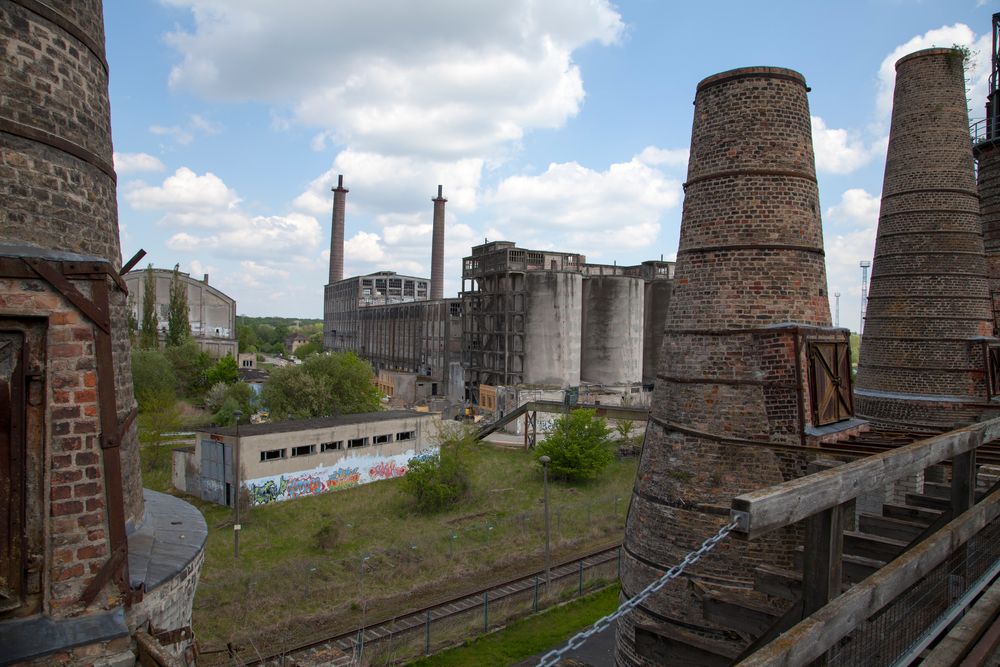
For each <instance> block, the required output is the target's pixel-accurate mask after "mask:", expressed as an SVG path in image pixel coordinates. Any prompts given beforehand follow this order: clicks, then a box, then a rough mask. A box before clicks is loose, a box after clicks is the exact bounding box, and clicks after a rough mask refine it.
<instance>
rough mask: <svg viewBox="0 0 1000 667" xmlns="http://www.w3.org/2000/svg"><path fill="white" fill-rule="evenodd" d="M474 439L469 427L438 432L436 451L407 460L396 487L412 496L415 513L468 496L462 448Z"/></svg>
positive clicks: (467, 481)
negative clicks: (449, 431)
mask: <svg viewBox="0 0 1000 667" xmlns="http://www.w3.org/2000/svg"><path fill="white" fill-rule="evenodd" d="M474 441H475V433H474V432H473V431H472V430H471V429H463V430H461V431H457V432H451V433H446V434H442V435H441V436H439V442H440V448H439V449H438V452H437V453H436V454H432V455H430V456H421V457H417V458H412V459H410V462H409V463H408V464H407V470H406V474H405V475H404V476H403V477H402V479H401V480H400V489H401V490H402V491H403V493H405V494H407V495H409V496H410V497H412V498H413V503H414V507H415V508H416V510H417V511H418V512H421V513H424V514H431V513H434V512H440V511H442V510H445V509H448V508H449V507H452V506H454V505H456V504H458V503H459V502H461V501H462V500H464V499H466V498H467V497H468V496H469V491H470V489H471V486H472V484H471V481H470V476H469V465H468V463H467V461H466V460H465V450H466V449H467V448H468V447H469V446H470V445H471V443H473V442H474Z"/></svg>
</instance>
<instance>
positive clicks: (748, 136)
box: [617, 67, 854, 665]
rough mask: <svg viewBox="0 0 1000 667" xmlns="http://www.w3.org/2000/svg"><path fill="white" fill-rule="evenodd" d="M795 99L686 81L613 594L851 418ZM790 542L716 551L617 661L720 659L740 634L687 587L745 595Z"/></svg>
mask: <svg viewBox="0 0 1000 667" xmlns="http://www.w3.org/2000/svg"><path fill="white" fill-rule="evenodd" d="M807 91H808V88H807V87H806V82H805V79H804V78H803V77H802V75H800V74H799V73H797V72H794V71H791V70H787V69H780V68H773V67H752V68H745V69H737V70H732V71H729V72H723V73H721V74H716V75H715V76H711V77H708V78H707V79H705V80H704V81H702V82H701V83H700V84H699V85H698V89H697V94H696V96H695V113H694V125H693V129H692V137H691V157H690V161H689V163H688V179H687V183H686V184H685V193H686V195H685V200H684V212H683V219H682V222H681V231H680V248H679V250H678V253H677V265H676V272H675V276H674V281H673V296H672V298H671V300H670V305H669V309H668V316H667V326H666V330H665V332H664V338H663V347H662V351H661V354H660V362H659V372H658V373H657V377H656V389H655V392H654V395H653V404H652V406H651V417H650V420H649V424H648V427H647V430H646V441H645V444H644V447H643V452H642V456H641V460H640V463H639V470H638V473H637V477H636V484H635V490H634V492H633V495H632V502H631V505H630V508H629V514H628V519H627V522H626V529H625V547H624V552H623V556H622V562H621V583H622V596H623V598H629V597H632V596H634V595H635V594H636V593H638V592H639V591H640V590H642V589H643V588H644V587H645V586H646V585H647V584H649V583H650V582H652V581H653V580H655V579H657V578H658V577H659V576H660V574H662V572H663V571H664V570H665V569H666V568H667V567H669V566H671V565H674V564H676V563H678V562H680V560H681V558H683V556H684V555H685V554H687V553H688V552H689V551H691V550H693V549H694V548H696V547H697V546H698V545H699V544H700V543H701V541H702V540H704V539H705V538H706V537H708V536H710V535H713V534H714V533H716V532H717V531H718V529H719V528H720V527H721V526H722V525H724V524H725V523H727V522H728V509H727V508H728V503H729V500H730V499H731V498H732V497H734V496H736V495H739V494H740V493H744V492H747V491H750V490H751V489H756V488H760V487H764V486H767V485H770V484H774V483H777V482H781V481H783V480H785V479H788V478H790V477H794V476H798V475H801V474H803V470H804V468H805V464H804V463H803V461H805V460H806V459H807V458H808V456H807V454H806V452H809V451H812V450H811V448H810V449H807V448H805V447H801V446H802V445H806V444H809V441H810V439H814V438H817V437H820V434H821V433H822V431H821V430H818V429H817V428H816V427H817V426H819V425H821V424H827V423H837V422H840V423H841V424H847V425H853V424H854V422H852V421H850V420H849V418H850V417H851V404H850V369H849V363H848V362H847V358H848V357H847V339H848V332H847V331H846V330H843V329H833V328H831V327H830V306H829V300H828V297H827V290H826V269H825V263H824V252H823V237H822V226H821V222H820V214H819V199H818V193H817V187H816V173H815V163H814V159H813V148H812V137H811V134H810V120H809V106H808V102H807V100H806V93H807ZM824 368H825V369H826V371H824V370H823V369H824ZM824 373H825V374H824ZM845 419H846V420H848V421H842V420H845ZM827 428H828V429H831V430H834V429H836V428H838V426H837V425H836V424H834V425H833V426H828V427H827ZM769 445H772V446H774V447H775V448H774V449H772V448H771V447H769ZM776 450H777V451H776ZM789 451H794V452H799V457H800V458H798V463H792V461H793V460H795V459H796V456H795V455H794V454H789ZM795 542H796V540H795V536H794V535H789V534H788V533H784V534H780V535H775V536H773V537H772V538H765V539H764V540H761V541H759V542H758V541H755V542H753V543H745V542H744V543H740V542H734V541H732V540H727V541H724V542H723V543H721V544H720V545H719V546H718V547H716V549H715V551H713V553H712V555H711V557H709V558H706V559H703V560H702V561H700V562H698V563H697V564H696V565H694V566H692V567H691V568H689V569H688V571H687V573H686V574H685V576H686V577H687V580H686V581H676V582H672V583H671V584H670V585H668V586H667V587H665V588H664V589H663V590H661V591H660V592H659V593H658V594H656V595H654V596H653V597H652V598H650V599H649V600H647V601H646V602H644V603H643V604H642V605H640V606H639V607H637V608H636V609H635V611H633V612H632V613H631V614H629V615H627V616H626V617H624V618H623V619H621V620H620V621H619V629H618V642H617V661H618V663H619V664H626V665H634V664H653V663H654V661H653V659H652V658H651V657H650V655H649V654H648V653H647V652H646V650H645V648H644V644H645V645H648V643H647V642H646V640H645V639H644V638H643V636H642V635H643V633H645V637H647V638H648V637H649V636H650V633H652V635H656V636H659V638H660V639H661V640H666V641H665V643H667V644H674V645H676V644H677V643H678V642H679V643H682V644H683V643H686V641H687V639H688V638H691V639H692V641H693V642H694V643H697V642H700V641H703V640H704V641H710V642H716V643H717V644H719V645H721V646H723V647H724V649H726V648H727V649H728V650H729V651H730V653H732V654H734V653H733V650H734V649H735V648H736V647H737V646H738V645H739V643H740V638H739V636H738V635H737V634H735V633H732V632H730V631H729V630H727V629H726V628H723V627H720V626H718V625H716V624H714V623H713V622H711V621H709V620H707V619H706V618H705V616H704V614H703V613H702V601H701V597H700V595H701V592H703V591H705V590H707V589H709V588H711V587H713V586H720V585H721V586H725V585H732V584H736V585H743V586H746V585H747V584H749V583H751V582H752V580H753V569H754V567H755V566H756V565H759V564H761V563H762V562H765V561H766V562H768V563H770V564H772V565H778V566H784V567H789V568H791V567H793V566H792V565H791V559H792V548H793V546H794V544H795ZM637 626H642V627H641V629H640V630H639V632H638V634H637V630H636V629H637ZM723 652H725V650H723ZM662 658H663V656H662V654H659V656H658V659H662ZM675 659H676V660H681V659H680V658H675ZM677 664H681V662H677Z"/></svg>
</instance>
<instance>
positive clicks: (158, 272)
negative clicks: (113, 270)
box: [125, 269, 238, 359]
mask: <svg viewBox="0 0 1000 667" xmlns="http://www.w3.org/2000/svg"><path fill="white" fill-rule="evenodd" d="M147 270H151V271H152V273H153V279H154V281H155V284H156V305H155V307H154V309H153V310H154V312H155V313H156V319H157V327H156V328H157V330H158V331H159V336H160V341H161V343H162V342H163V341H164V339H165V337H166V330H167V321H168V319H169V314H170V285H171V284H172V283H173V280H174V272H173V271H170V270H168V269H147ZM177 277H178V281H179V282H180V284H181V285H182V286H183V287H184V289H185V291H186V295H187V303H188V321H189V322H190V323H191V338H192V339H193V340H194V341H195V342H196V343H198V347H199V348H201V349H202V350H204V351H205V352H207V353H208V354H209V356H211V357H212V358H214V359H221V358H222V357H225V356H230V357H233V358H234V359H235V358H236V354H237V347H238V343H237V340H236V301H234V300H233V299H232V298H230V297H229V296H227V295H225V294H223V293H222V292H220V291H219V290H218V289H216V288H215V287H213V286H211V285H209V284H208V274H205V277H204V278H202V279H201V280H197V279H195V278H192V277H191V276H190V275H189V274H187V273H183V272H178V273H177ZM145 279H146V271H133V272H131V273H127V274H125V285H126V286H128V290H129V308H130V309H131V311H132V316H133V317H134V318H135V319H136V321H137V322H141V321H142V309H143V305H144V304H143V300H144V299H145V289H144V286H145Z"/></svg>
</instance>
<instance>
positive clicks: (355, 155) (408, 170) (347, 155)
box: [293, 149, 483, 220]
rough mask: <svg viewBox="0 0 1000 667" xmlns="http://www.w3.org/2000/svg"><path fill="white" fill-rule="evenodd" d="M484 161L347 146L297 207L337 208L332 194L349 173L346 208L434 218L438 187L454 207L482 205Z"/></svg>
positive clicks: (321, 210) (317, 212)
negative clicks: (387, 153) (479, 200)
mask: <svg viewBox="0 0 1000 667" xmlns="http://www.w3.org/2000/svg"><path fill="white" fill-rule="evenodd" d="M482 169H483V161H482V160H479V159H466V160H456V161H452V162H437V161H428V160H424V159H420V158H416V157H390V156H385V155H380V154H378V153H364V152H358V151H354V150H350V149H348V150H345V151H342V152H341V153H340V154H338V155H337V157H336V159H335V160H334V162H333V166H332V167H331V168H330V169H329V170H328V171H326V172H325V173H323V174H322V175H320V176H319V177H317V178H316V179H314V180H313V181H312V182H311V183H310V184H309V185H308V186H307V187H306V190H305V191H304V192H303V193H302V194H300V195H299V196H298V197H296V199H295V201H294V202H293V206H294V207H295V208H297V209H299V210H302V211H306V212H309V213H312V214H314V215H329V214H330V212H331V210H332V207H333V194H332V193H331V192H330V188H332V187H333V186H334V185H336V183H337V175H338V174H344V175H345V176H344V187H346V188H347V189H348V190H350V193H349V194H348V195H347V206H348V207H349V208H351V209H352V210H356V211H365V212H380V213H409V214H412V213H420V212H426V213H425V215H426V218H425V219H428V220H429V219H430V215H431V213H430V212H431V210H432V206H431V203H430V200H431V199H433V198H434V197H435V196H437V186H438V184H441V185H443V186H444V196H445V198H446V199H448V208H449V210H452V211H456V212H468V211H472V210H475V208H476V206H477V195H476V193H477V190H478V188H479V179H480V176H481V174H482Z"/></svg>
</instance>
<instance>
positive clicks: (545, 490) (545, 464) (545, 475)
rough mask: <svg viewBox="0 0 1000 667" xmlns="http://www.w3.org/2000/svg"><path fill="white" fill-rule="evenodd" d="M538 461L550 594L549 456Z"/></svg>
mask: <svg viewBox="0 0 1000 667" xmlns="http://www.w3.org/2000/svg"><path fill="white" fill-rule="evenodd" d="M538 461H539V462H540V463H541V464H542V498H543V503H544V505H545V591H546V592H548V590H549V585H550V584H551V583H552V572H551V569H550V561H549V462H550V461H552V459H551V458H549V457H548V456H539V457H538Z"/></svg>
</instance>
